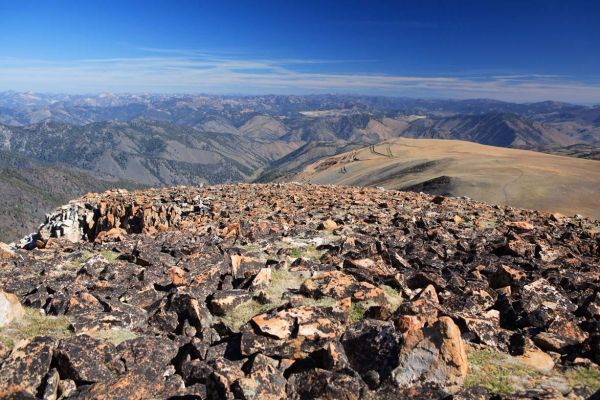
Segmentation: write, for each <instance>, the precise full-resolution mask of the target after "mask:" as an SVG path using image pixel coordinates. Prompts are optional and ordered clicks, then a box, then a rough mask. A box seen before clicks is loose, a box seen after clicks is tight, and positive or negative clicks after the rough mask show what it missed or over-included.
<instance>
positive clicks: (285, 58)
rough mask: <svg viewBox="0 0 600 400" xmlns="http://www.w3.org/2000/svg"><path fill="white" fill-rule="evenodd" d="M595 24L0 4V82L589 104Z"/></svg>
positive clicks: (387, 7)
mask: <svg viewBox="0 0 600 400" xmlns="http://www.w3.org/2000/svg"><path fill="white" fill-rule="evenodd" d="M599 21H600V2H598V1H594V0H589V1H568V2H567V1H552V0H545V1H525V0H521V1H498V2H494V1H484V0H478V1H458V0H456V1H374V0H371V1H352V0H347V1H308V0H304V1H294V0H285V1H283V0H279V1H260V0H253V1H236V2H234V1H218V2H217V1H210V2H209V1H206V2H205V1H183V0H180V1H151V0H147V1H124V0H121V1H96V2H94V1H60V0H53V1H33V0H31V1H15V0H12V1H4V0H0V90H8V89H12V90H31V91H39V92H68V93H90V92H101V91H112V92H187V93H225V94H261V93H281V94H292V93H293V94H304V93H360V94H376V95H389V96H411V97H452V98H477V97H488V98H496V99H502V100H514V101H538V100H546V99H552V100H563V101H572V102H579V103H600V22H599Z"/></svg>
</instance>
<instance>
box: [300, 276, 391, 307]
mask: <svg viewBox="0 0 600 400" xmlns="http://www.w3.org/2000/svg"><path fill="white" fill-rule="evenodd" d="M300 291H301V292H302V293H305V294H306V295H308V296H311V297H315V298H321V297H333V298H334V299H344V298H347V297H351V298H352V299H353V300H355V301H365V300H373V301H379V302H382V301H384V299H385V294H384V292H383V290H381V289H380V288H378V287H376V286H374V285H372V284H370V283H368V282H359V281H357V280H356V279H354V277H353V276H351V275H346V274H344V273H343V272H341V271H326V272H319V273H318V274H316V275H315V276H314V277H312V278H309V279H307V280H305V281H304V282H303V283H302V286H301V287H300Z"/></svg>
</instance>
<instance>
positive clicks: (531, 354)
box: [517, 347, 554, 372]
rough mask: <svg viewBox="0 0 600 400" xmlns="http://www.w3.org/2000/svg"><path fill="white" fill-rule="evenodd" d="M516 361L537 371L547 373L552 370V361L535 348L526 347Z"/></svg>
mask: <svg viewBox="0 0 600 400" xmlns="http://www.w3.org/2000/svg"><path fill="white" fill-rule="evenodd" d="M517 359H518V360H519V361H520V362H522V363H523V364H525V365H528V366H530V367H532V368H535V369H537V370H539V371H544V372H548V371H551V370H552V369H553V368H554V359H553V358H552V357H550V356H549V355H548V354H546V353H544V352H543V351H542V350H540V349H538V348H536V347H527V348H526V349H525V352H524V353H523V354H522V355H520V356H518V357H517Z"/></svg>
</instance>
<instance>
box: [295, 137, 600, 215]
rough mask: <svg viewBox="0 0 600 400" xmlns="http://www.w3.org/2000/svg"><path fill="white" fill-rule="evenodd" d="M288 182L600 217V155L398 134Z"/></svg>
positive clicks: (330, 159) (311, 167)
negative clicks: (596, 157)
mask: <svg viewBox="0 0 600 400" xmlns="http://www.w3.org/2000/svg"><path fill="white" fill-rule="evenodd" d="M290 179H291V180H296V181H303V182H310V183H319V184H336V185H349V186H383V187H385V188H387V189H399V190H403V189H404V190H417V191H426V192H430V193H437V194H449V195H452V196H468V197H471V198H473V199H476V200H481V201H485V202H489V203H495V204H505V205H511V206H515V207H523V208H530V209H539V210H545V211H557V212H561V213H564V214H575V213H578V214H582V215H585V216H590V217H595V218H600V161H595V160H584V159H578V158H573V157H563V156H556V155H550V154H545V153H538V152H534V151H525V150H515V149H508V148H500V147H492V146H484V145H480V144H476V143H471V142H463V141H455V140H437V139H405V138H399V139H394V140H389V141H385V142H382V143H379V144H377V145H374V146H368V147H365V148H362V149H359V150H355V151H351V152H347V153H343V154H340V155H337V156H333V157H328V158H325V159H322V160H319V161H317V162H315V163H313V164H311V165H309V166H307V167H306V168H304V169H303V170H302V171H300V172H299V173H298V174H296V175H294V176H292V177H291V178H290Z"/></svg>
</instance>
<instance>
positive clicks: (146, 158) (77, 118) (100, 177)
mask: <svg viewBox="0 0 600 400" xmlns="http://www.w3.org/2000/svg"><path fill="white" fill-rule="evenodd" d="M399 137H408V138H430V139H459V140H467V141H472V142H477V143H481V144H488V145H493V146H500V147H512V148H519V149H530V150H537V151H544V152H549V153H555V154H562V155H569V156H575V157H581V158H591V159H597V158H598V157H599V156H598V154H599V150H598V149H599V148H600V106H595V107H591V106H581V105H573V104H566V103H558V102H541V103H531V104H517V103H507V102H501V101H495V100H486V99H475V100H427V99H410V98H390V97H369V96H342V95H314V96H275V95H272V96H269V95H265V96H208V95H152V94H146V95H128V94H110V93H103V94H99V95H89V96H86V95H63V94H56V95H47V94H37V93H18V92H0V151H2V152H3V154H5V156H6V157H8V156H11V157H17V158H18V159H19V160H27V162H29V163H30V167H28V169H27V171H33V170H35V171H38V172H39V171H44V170H48V171H50V170H52V171H57V172H56V173H57V174H67V173H71V172H72V173H73V175H65V178H64V181H67V180H72V181H74V182H82V181H87V182H88V183H89V185H87V186H85V190H101V188H103V187H107V186H105V185H104V183H105V182H131V184H134V185H148V186H171V185H197V184H202V183H208V184H215V183H225V182H237V181H254V180H256V181H260V182H267V181H270V180H273V179H286V177H290V176H293V175H294V174H295V173H297V172H298V171H301V170H302V169H303V168H305V167H306V166H308V165H310V164H311V163H313V162H316V161H318V160H320V159H322V158H325V157H330V156H334V155H336V154H339V153H343V152H347V151H351V150H355V149H358V148H361V147H364V146H365V145H370V144H377V143H380V142H385V141H388V140H393V139H395V138H399ZM40 163H41V164H40ZM38 164H39V165H40V166H38ZM34 166H35V167H34ZM6 168H8V167H5V169H6ZM11 168H12V169H10V171H12V172H10V174H13V173H14V171H17V172H18V173H21V172H22V171H21V170H19V168H17V169H15V168H14V167H11ZM81 174H83V175H81ZM11 176H12V175H11ZM88 176H91V177H93V179H88ZM15 182H16V181H15V180H14V179H13V180H9V179H7V178H6V177H4V178H3V179H2V182H1V183H2V184H3V186H4V188H5V191H4V192H5V193H6V194H5V195H4V196H5V197H3V201H4V202H5V203H6V204H7V205H10V204H13V203H14V202H15V201H16V199H17V198H22V197H19V196H16V195H14V196H13V195H11V194H10V193H16V190H17V189H16V188H15ZM57 182H58V181H53V182H51V183H49V185H50V186H55V185H58V184H59V183H57ZM9 186H10V187H11V188H13V189H14V190H13V189H11V190H8V189H6V188H7V187H9ZM67 186H68V185H67ZM33 187H34V188H37V187H38V186H35V185H33ZM73 187H74V188H75V189H73V191H69V190H68V191H67V192H69V193H71V192H73V195H77V194H81V193H80V192H81V190H83V189H84V187H83V186H81V185H75V186H73ZM77 188H80V189H81V190H79V191H78V189H77ZM28 193H30V195H31V196H37V198H41V197H43V196H44V185H43V184H42V185H40V191H39V193H38V194H37V195H36V194H35V193H36V191H35V189H33V188H32V189H31V190H30V191H29V192H28ZM11 196H12V197H13V198H14V199H15V200H12V199H11ZM62 202H64V200H62V199H61V201H60V202H54V203H53V202H48V204H51V203H52V204H60V203H62ZM44 204H46V203H44ZM40 207H41V208H43V206H42V205H40ZM0 229H2V224H1V221H0Z"/></svg>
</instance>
